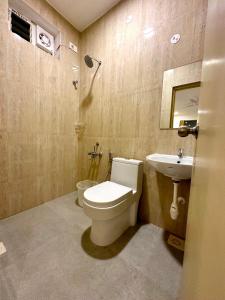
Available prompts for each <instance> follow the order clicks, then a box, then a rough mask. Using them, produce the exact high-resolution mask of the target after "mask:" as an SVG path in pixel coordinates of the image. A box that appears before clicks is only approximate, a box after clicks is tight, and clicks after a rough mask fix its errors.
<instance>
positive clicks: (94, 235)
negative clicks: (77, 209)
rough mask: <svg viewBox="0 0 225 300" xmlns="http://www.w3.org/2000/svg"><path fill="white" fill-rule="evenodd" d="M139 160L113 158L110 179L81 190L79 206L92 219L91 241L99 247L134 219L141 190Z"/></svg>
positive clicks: (133, 223)
mask: <svg viewBox="0 0 225 300" xmlns="http://www.w3.org/2000/svg"><path fill="white" fill-rule="evenodd" d="M142 177H143V162H142V161H140V160H135V159H124V158H113V163H112V173H111V178H110V181H105V182H102V183H100V184H98V185H95V186H93V187H91V188H88V189H87V190H86V191H85V192H84V203H83V208H84V212H85V214H86V215H87V216H89V217H90V218H91V219H92V227H91V240H92V241H93V242H94V243H95V244H96V245H99V246H107V245H109V244H111V243H113V242H114V241H115V240H116V239H117V238H118V237H120V236H121V235H122V233H123V232H124V231H125V230H126V229H127V228H128V227H129V226H134V225H135V224H136V221H137V210H138V203H139V199H140V196H141V192H142Z"/></svg>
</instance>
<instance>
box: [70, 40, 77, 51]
mask: <svg viewBox="0 0 225 300" xmlns="http://www.w3.org/2000/svg"><path fill="white" fill-rule="evenodd" d="M69 48H70V49H71V50H72V51H74V52H76V53H77V52H78V49H77V46H76V45H74V44H73V43H72V42H69Z"/></svg>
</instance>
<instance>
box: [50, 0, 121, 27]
mask: <svg viewBox="0 0 225 300" xmlns="http://www.w3.org/2000/svg"><path fill="white" fill-rule="evenodd" d="M47 2H48V3H49V4H50V5H51V6H52V7H53V8H54V9H55V10H57V11H58V12H59V13H60V14H61V15H62V16H63V17H64V18H65V19H66V20H67V21H69V22H70V23H71V24H72V25H73V26H74V27H75V28H76V29H77V30H78V31H83V30H84V29H86V28H87V27H88V26H89V25H91V24H92V23H94V22H95V21H96V20H97V19H99V18H100V17H101V16H103V15H104V14H105V13H106V12H107V11H109V10H110V9H111V8H112V7H113V6H114V5H116V4H117V3H118V2H120V0H82V1H80V0H63V1H62V0H47Z"/></svg>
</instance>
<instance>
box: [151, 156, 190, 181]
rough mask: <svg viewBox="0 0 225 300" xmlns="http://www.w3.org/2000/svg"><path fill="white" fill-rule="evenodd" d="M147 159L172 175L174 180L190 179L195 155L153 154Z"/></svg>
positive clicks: (163, 172)
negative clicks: (180, 156)
mask: <svg viewBox="0 0 225 300" xmlns="http://www.w3.org/2000/svg"><path fill="white" fill-rule="evenodd" d="M146 160H147V161H148V162H149V163H150V164H151V165H152V166H153V167H154V168H155V169H156V170H157V171H158V172H160V173H162V174H164V175H165V176H168V177H171V178H172V179H173V180H182V179H190V178H191V172H192V166H193V157H191V156H184V157H182V158H179V157H178V156H177V155H167V154H158V153H155V154H151V155H148V156H147V157H146Z"/></svg>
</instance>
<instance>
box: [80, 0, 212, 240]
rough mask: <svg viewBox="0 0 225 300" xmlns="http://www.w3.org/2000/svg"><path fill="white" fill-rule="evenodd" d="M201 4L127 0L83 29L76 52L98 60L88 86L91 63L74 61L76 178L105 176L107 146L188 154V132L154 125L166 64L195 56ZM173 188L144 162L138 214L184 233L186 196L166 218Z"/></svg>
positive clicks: (118, 152) (141, 155)
mask: <svg viewBox="0 0 225 300" xmlns="http://www.w3.org/2000/svg"><path fill="white" fill-rule="evenodd" d="M206 10H207V1H206V0H192V1H190V0H184V1H179V0H173V1H153V0H141V1H140V0H126V1H122V2H121V3H119V4H118V5H117V6H116V7H114V8H113V9H112V10H111V11H110V12H109V13H107V14H106V15H105V16H103V17H102V18H101V19H100V20H99V21H97V22H95V23H94V24H93V25H92V26H90V27H89V28H88V29H87V30H86V31H85V32H83V33H82V35H81V58H83V56H84V55H85V54H90V55H93V56H94V57H96V58H99V59H101V60H102V61H103V64H102V66H101V67H100V69H99V72H98V74H97V76H96V78H95V81H94V84H93V89H92V91H91V92H90V90H89V88H90V85H91V80H92V77H93V74H94V71H95V70H94V69H89V68H88V67H87V66H85V65H84V63H83V61H82V62H81V91H80V110H79V111H80V116H79V121H80V122H81V123H83V124H84V126H85V130H84V133H83V137H81V138H80V140H79V179H86V178H88V177H89V178H94V179H96V178H97V179H98V180H105V179H106V175H107V168H108V152H109V151H112V153H113V154H114V156H123V157H129V158H131V157H134V158H137V159H141V160H144V159H145V157H146V155H148V154H150V153H155V152H158V153H168V154H175V153H176V152H177V149H178V148H179V147H182V148H184V153H185V154H186V155H193V153H194V148H195V139H194V138H193V137H188V138H185V139H184V138H179V137H178V135H177V131H176V130H160V129H159V121H160V105H161V95H162V80H163V72H164V71H165V70H168V69H171V68H176V67H179V66H182V65H185V64H189V63H193V62H195V61H198V60H201V59H202V55H203V40H204V27H205V19H206ZM175 33H180V34H181V40H180V42H179V43H178V44H176V45H174V44H171V43H170V38H171V37H172V35H173V34H175ZM97 141H98V142H99V143H100V145H101V146H102V150H103V152H104V155H103V158H102V160H101V162H100V163H98V162H95V163H93V162H91V160H89V158H88V155H87V153H88V152H89V151H90V150H92V149H93V145H94V143H95V142H97ZM189 186H190V182H188V181H187V182H183V183H182V186H181V188H180V194H181V195H184V196H185V197H186V199H188V197H189ZM172 191H173V189H172V182H171V181H170V179H168V178H166V177H164V176H163V175H160V174H156V172H155V171H154V170H153V169H152V168H151V167H150V166H149V165H148V164H147V163H146V162H145V163H144V186H143V196H142V199H141V201H140V207H139V217H140V219H141V220H142V221H145V222H152V223H153V224H156V225H158V226H161V227H163V228H165V229H167V230H169V231H171V232H174V233H175V234H177V235H179V236H184V235H185V228H186V213H187V205H188V203H186V205H185V206H184V207H182V208H181V212H180V216H179V219H178V220H177V221H176V222H174V221H172V220H171V219H170V217H169V207H170V204H171V200H172Z"/></svg>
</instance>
